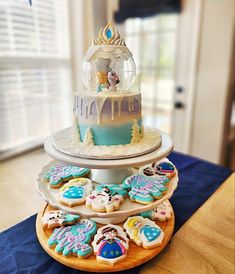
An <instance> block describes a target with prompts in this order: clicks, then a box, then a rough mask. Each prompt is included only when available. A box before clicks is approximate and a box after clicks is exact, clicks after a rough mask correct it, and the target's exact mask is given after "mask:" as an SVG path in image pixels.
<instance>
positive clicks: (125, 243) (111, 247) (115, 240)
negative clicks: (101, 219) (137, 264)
mask: <svg viewBox="0 0 235 274" xmlns="http://www.w3.org/2000/svg"><path fill="white" fill-rule="evenodd" d="M92 246H93V249H94V253H95V255H96V259H97V261H100V262H105V263H108V264H111V265H113V264H115V263H117V262H118V261H120V260H123V259H125V258H126V256H127V252H128V249H129V240H128V238H127V235H126V233H125V232H124V230H123V229H122V228H121V227H120V226H118V225H112V224H109V225H106V226H103V227H101V228H99V229H98V231H97V234H96V235H95V237H94V241H93V242H92Z"/></svg>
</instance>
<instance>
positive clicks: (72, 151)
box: [51, 127, 162, 160]
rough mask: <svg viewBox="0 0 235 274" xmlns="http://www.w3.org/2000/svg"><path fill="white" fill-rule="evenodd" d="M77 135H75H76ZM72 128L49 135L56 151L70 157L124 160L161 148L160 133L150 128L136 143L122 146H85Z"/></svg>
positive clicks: (145, 130) (146, 128)
mask: <svg viewBox="0 0 235 274" xmlns="http://www.w3.org/2000/svg"><path fill="white" fill-rule="evenodd" d="M76 134H77V133H76ZM76 134H75V133H74V128H73V127H69V128H65V129H62V130H59V131H57V132H55V133H53V134H52V135H51V138H52V144H53V146H54V147H55V149H56V150H59V151H60V152H62V153H64V154H68V155H70V156H75V157H79V158H85V159H87V158H89V159H103V160H107V159H108V160H114V159H126V158H131V157H136V156H139V155H143V154H146V153H148V152H151V151H153V150H156V149H157V148H159V147H160V146H161V142H162V140H161V132H160V131H159V130H158V129H156V128H152V127H145V129H144V137H143V138H141V139H140V141H139V142H137V143H130V144H125V145H124V144H123V145H111V146H105V145H99V146H96V145H86V144H84V143H83V142H79V141H78V140H77V138H78V137H77V136H76Z"/></svg>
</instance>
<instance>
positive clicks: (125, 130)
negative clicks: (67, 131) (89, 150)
mask: <svg viewBox="0 0 235 274" xmlns="http://www.w3.org/2000/svg"><path fill="white" fill-rule="evenodd" d="M138 124H139V125H140V124H141V120H139V121H138ZM78 126H79V130H80V137H81V141H82V142H83V140H84V136H85V132H86V130H87V128H88V127H90V129H91V131H92V134H93V141H94V144H95V145H99V146H112V145H126V144H130V143H131V132H132V126H133V124H132V123H127V124H122V125H120V126H87V125H83V124H79V125H78Z"/></svg>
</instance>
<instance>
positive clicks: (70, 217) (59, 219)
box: [42, 210, 80, 228]
mask: <svg viewBox="0 0 235 274" xmlns="http://www.w3.org/2000/svg"><path fill="white" fill-rule="evenodd" d="M79 218H80V216H79V215H74V214H69V213H66V212H64V211H62V210H53V211H49V212H46V213H45V214H44V215H43V217H42V224H43V227H48V228H54V227H59V226H64V225H72V224H74V223H76V222H77V221H78V220H79Z"/></svg>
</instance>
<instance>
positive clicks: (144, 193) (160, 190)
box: [122, 174, 169, 204]
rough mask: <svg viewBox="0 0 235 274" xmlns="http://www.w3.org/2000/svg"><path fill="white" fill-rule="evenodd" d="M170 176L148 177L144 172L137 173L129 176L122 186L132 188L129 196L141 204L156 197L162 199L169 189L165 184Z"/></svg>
mask: <svg viewBox="0 0 235 274" xmlns="http://www.w3.org/2000/svg"><path fill="white" fill-rule="evenodd" d="M168 181H169V179H168V178H166V177H165V178H155V177H147V176H145V175H143V174H135V175H132V176H129V177H127V178H126V179H125V180H124V181H123V183H122V186H123V187H124V188H126V189H130V191H129V193H128V194H129V197H130V199H131V200H132V201H135V202H137V203H140V204H149V203H151V202H153V201H154V199H160V198H161V197H162V195H163V194H164V192H165V191H166V190H167V187H166V186H165V185H166V183H167V182H168Z"/></svg>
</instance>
